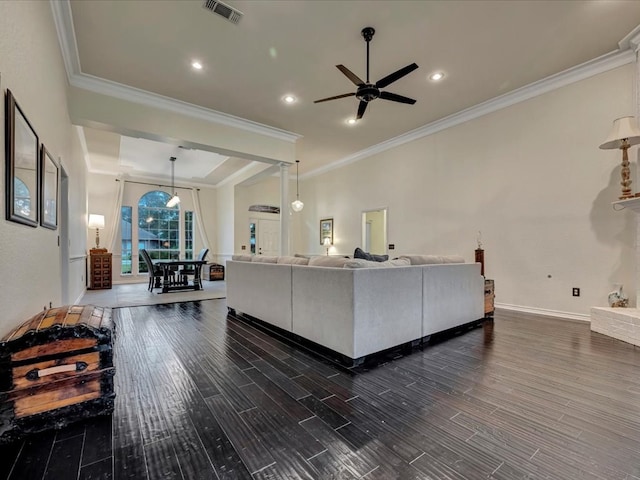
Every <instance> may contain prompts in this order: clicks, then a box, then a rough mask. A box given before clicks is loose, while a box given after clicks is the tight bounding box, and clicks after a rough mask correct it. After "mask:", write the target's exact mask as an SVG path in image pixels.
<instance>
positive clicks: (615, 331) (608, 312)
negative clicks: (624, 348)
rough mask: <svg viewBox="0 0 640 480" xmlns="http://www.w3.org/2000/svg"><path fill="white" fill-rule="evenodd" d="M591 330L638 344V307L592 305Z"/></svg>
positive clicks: (639, 316) (639, 341)
mask: <svg viewBox="0 0 640 480" xmlns="http://www.w3.org/2000/svg"><path fill="white" fill-rule="evenodd" d="M591 330H592V331H594V332H597V333H602V334H604V335H608V336H610V337H613V338H617V339H618V340H622V341H624V342H627V343H631V344H632V345H638V346H640V309H638V308H610V307H592V308H591Z"/></svg>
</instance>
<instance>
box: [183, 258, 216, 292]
mask: <svg viewBox="0 0 640 480" xmlns="http://www.w3.org/2000/svg"><path fill="white" fill-rule="evenodd" d="M208 253H209V249H208V248H203V249H202V250H200V253H198V257H197V258H196V260H200V261H204V259H205V258H207V254H208ZM196 268H197V269H198V270H199V271H200V275H198V285H199V286H200V288H202V265H194V266H193V268H190V267H186V268H184V267H183V268H182V270H180V275H193V276H194V277H195V274H196Z"/></svg>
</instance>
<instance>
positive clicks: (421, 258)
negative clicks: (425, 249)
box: [399, 255, 464, 265]
mask: <svg viewBox="0 0 640 480" xmlns="http://www.w3.org/2000/svg"><path fill="white" fill-rule="evenodd" d="M399 258H401V259H408V260H409V261H410V262H411V265H431V264H440V263H464V257H462V256H461V255H400V257H399Z"/></svg>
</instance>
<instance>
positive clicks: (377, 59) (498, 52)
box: [70, 0, 640, 185]
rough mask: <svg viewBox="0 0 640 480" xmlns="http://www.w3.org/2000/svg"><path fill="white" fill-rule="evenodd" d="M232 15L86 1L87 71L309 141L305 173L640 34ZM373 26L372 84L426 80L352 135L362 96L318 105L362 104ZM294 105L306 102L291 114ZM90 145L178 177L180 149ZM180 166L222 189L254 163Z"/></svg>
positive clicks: (513, 12)
mask: <svg viewBox="0 0 640 480" xmlns="http://www.w3.org/2000/svg"><path fill="white" fill-rule="evenodd" d="M226 3H228V4H229V5H231V6H233V7H234V8H237V9H238V10H240V11H241V12H243V14H244V16H243V18H242V19H241V20H240V22H239V24H237V25H234V24H232V23H230V22H229V21H227V20H225V19H223V18H222V17H219V16H217V15H215V14H213V13H211V12H209V11H208V10H206V9H204V8H203V6H202V5H203V1H200V0H196V1H188V0H187V1H184V0H181V1H171V0H165V1H150V0H142V1H135V0H128V1H80V0H78V1H76V0H73V1H71V2H70V5H71V12H72V14H73V29H74V34H75V39H76V42H77V49H78V56H79V62H80V68H81V71H82V73H83V74H88V75H91V76H95V77H99V78H103V79H107V80H110V81H113V82H118V83H120V84H123V85H127V86H130V87H135V88H137V89H142V90H146V91H149V92H153V93H156V94H160V95H163V96H166V97H170V98H173V99H176V100H180V101H183V102H188V103H191V104H195V105H198V106H201V107H205V108H208V109H212V110H215V111H219V112H224V113H227V114H231V115H235V116H238V117H241V118H245V119H248V120H251V121H253V122H259V123H262V124H265V125H269V126H272V127H276V128H279V129H283V130H287V131H290V132H294V133H297V134H300V135H302V136H303V138H302V139H300V140H299V141H298V142H297V144H296V145H297V146H296V150H297V152H296V156H297V157H298V158H299V159H300V160H301V162H300V173H301V174H305V173H308V172H311V171H314V170H317V169H320V168H323V167H325V166H326V165H328V164H331V163H334V162H339V161H340V160H342V159H344V158H346V157H349V156H350V155H353V154H355V153H356V152H359V151H361V150H363V149H366V148H369V147H371V146H373V145H376V144H379V143H380V142H383V141H386V140H389V139H391V138H394V137H396V136H398V135H400V134H402V133H405V132H408V131H411V130H413V129H416V128H419V127H422V126H424V125H427V124H430V123H432V122H435V121H437V120H439V119H442V118H444V117H447V116H449V115H452V114H454V113H456V112H460V111H461V110H464V109H467V108H469V107H472V106H474V105H477V104H479V103H482V102H485V101H487V100H490V99H492V98H495V97H498V96H500V95H503V94H506V93H508V92H511V91H513V90H515V89H518V88H520V87H523V86H526V85H529V84H531V83H533V82H536V81H538V80H541V79H543V78H546V77H549V76H550V75H553V74H556V73H558V72H561V71H564V70H567V69H570V68H572V67H575V66H577V65H580V64H582V63H584V62H587V61H589V60H592V59H594V58H596V57H599V56H602V55H604V54H607V53H610V52H612V51H615V50H617V49H618V42H619V41H620V40H621V39H622V38H624V37H625V35H627V34H628V33H629V32H630V31H632V30H633V29H634V28H635V27H636V26H637V25H638V24H640V1H618V0H606V1H580V0H568V1H563V0H556V1H541V0H533V1H528V0H520V1H502V0H499V1H482V0H470V1H454V0H448V1H444V0H442V1H417V0H410V1H397V0H396V1H366V0H358V1H332V0H324V1H317V0H297V1H289V0H284V1H266V0H228V1H227V2H226ZM365 26H372V27H374V28H375V29H376V34H375V36H374V38H373V40H372V42H371V45H370V49H371V52H370V54H371V73H370V76H371V80H372V82H375V81H376V80H378V79H380V78H381V77H383V76H385V75H387V74H389V73H391V72H393V71H395V70H397V69H399V68H401V67H404V66H405V65H408V64H410V63H412V62H416V63H417V64H418V65H419V67H420V68H419V69H418V70H416V71H414V72H412V73H411V74H409V75H407V76H406V77H404V78H402V79H400V80H398V81H397V82H395V83H393V84H392V85H390V86H388V87H387V88H385V89H384V90H386V91H390V92H394V93H397V94H400V95H404V96H408V97H412V98H414V99H416V100H417V103H416V104H415V105H413V106H411V105H404V104H400V103H394V102H389V101H386V100H383V99H377V100H374V101H373V102H372V103H371V104H370V105H369V107H368V109H367V112H366V113H365V115H364V118H363V119H362V120H361V121H360V122H358V124H356V125H355V126H347V125H346V124H345V120H346V119H347V118H349V117H353V116H354V115H355V112H356V110H357V105H358V101H357V100H356V99H355V98H354V97H349V98H345V99H340V100H335V101H330V102H325V103H320V104H314V103H313V100H317V99H320V98H324V97H328V96H332V95H339V94H343V93H349V92H352V91H355V85H353V84H352V83H351V82H350V81H349V80H348V79H347V78H346V77H345V76H344V75H343V74H342V73H341V72H340V71H339V70H338V69H337V68H336V67H335V66H336V65H337V64H344V65H345V66H347V67H348V68H349V69H350V70H352V71H353V72H354V73H355V74H356V75H358V76H360V77H361V78H365V77H366V71H365V70H366V64H365V58H366V57H365V55H366V49H365V48H366V47H365V42H364V40H363V39H362V36H361V34H360V31H361V30H362V28H363V27H365ZM192 59H198V60H199V61H201V62H202V63H203V64H204V68H203V70H202V71H194V70H192V69H191V68H190V62H191V60H192ZM436 70H441V71H443V72H444V73H445V75H446V77H445V79H444V80H443V81H441V82H439V83H434V82H431V81H429V80H428V78H427V77H428V75H429V74H431V73H432V72H434V71H436ZM285 94H293V95H295V96H296V97H297V99H298V101H297V102H296V103H294V104H292V105H286V104H284V103H283V102H282V101H281V99H282V97H283V96H284V95H285ZM85 133H86V144H87V149H88V151H89V162H90V165H91V169H92V170H95V171H103V172H107V171H111V172H117V171H126V172H135V174H136V175H140V176H145V175H146V176H162V175H163V174H167V173H168V172H169V171H170V170H169V162H168V157H169V156H171V153H170V151H171V150H174V151H175V150H176V147H175V146H161V145H156V144H155V142H150V141H142V140H140V139H136V140H131V139H122V140H120V137H119V136H118V135H115V134H112V133H109V132H100V131H92V130H91V129H88V128H85ZM202 155H204V153H203V154H202ZM207 155H212V156H213V154H207ZM175 156H177V157H178V159H179V162H180V164H181V165H180V167H178V165H176V176H177V175H178V173H179V174H180V177H181V178H184V179H185V180H190V179H191V178H192V177H193V179H196V180H197V182H198V183H205V184H212V185H215V184H217V183H219V182H220V181H221V180H222V179H224V178H225V177H226V176H228V175H230V174H231V173H233V171H235V170H236V169H237V168H242V167H243V166H246V164H247V163H248V162H247V161H245V160H241V159H235V158H231V159H228V160H227V161H226V162H225V160H224V159H223V158H220V157H216V158H213V157H209V156H206V155H205V156H206V158H203V159H199V157H200V154H197V153H196V152H194V151H190V150H184V151H180V152H179V153H178V155H175ZM183 158H184V161H183ZM159 159H160V160H159ZM199 162H206V165H207V166H206V167H201V166H199V165H198V163H199ZM183 164H184V167H183ZM216 167H217V168H216ZM183 168H184V170H183ZM216 171H217V172H218V173H217V174H216ZM132 174H133V173H132Z"/></svg>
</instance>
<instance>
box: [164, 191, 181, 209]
mask: <svg viewBox="0 0 640 480" xmlns="http://www.w3.org/2000/svg"><path fill="white" fill-rule="evenodd" d="M179 203H180V197H179V196H178V194H177V193H176V194H175V195H174V196H173V197H171V199H170V200H169V201H168V202H167V208H173V207H175V206H176V205H178V204H179Z"/></svg>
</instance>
